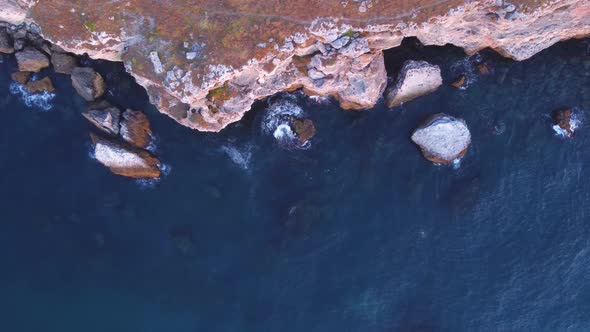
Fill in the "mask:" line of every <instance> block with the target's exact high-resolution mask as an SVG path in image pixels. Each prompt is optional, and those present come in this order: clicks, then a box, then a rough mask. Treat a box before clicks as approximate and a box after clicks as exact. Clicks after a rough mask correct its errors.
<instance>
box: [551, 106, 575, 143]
mask: <svg viewBox="0 0 590 332" xmlns="http://www.w3.org/2000/svg"><path fill="white" fill-rule="evenodd" d="M573 115H574V112H573V111H572V110H571V109H569V108H568V109H562V110H557V111H553V113H552V114H551V116H552V118H553V123H554V126H553V129H554V130H555V131H556V132H558V133H560V134H562V135H564V136H567V137H571V136H572V135H573V134H574V130H575V129H576V124H575V122H573V121H572V116H573Z"/></svg>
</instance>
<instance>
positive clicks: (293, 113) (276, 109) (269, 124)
mask: <svg viewBox="0 0 590 332" xmlns="http://www.w3.org/2000/svg"><path fill="white" fill-rule="evenodd" d="M304 115H305V114H304V112H303V109H302V108H301V107H299V105H297V104H296V103H295V102H293V101H291V100H289V99H283V100H280V101H278V102H275V103H273V104H271V105H270V106H269V107H268V109H267V110H266V113H265V115H264V119H263V120H262V131H263V132H264V133H266V134H273V135H274V132H275V130H277V128H278V127H279V126H280V125H283V124H285V123H286V120H287V119H288V118H289V117H303V116H304Z"/></svg>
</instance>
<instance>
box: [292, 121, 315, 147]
mask: <svg viewBox="0 0 590 332" xmlns="http://www.w3.org/2000/svg"><path fill="white" fill-rule="evenodd" d="M315 131H316V129H315V125H314V124H313V121H311V120H310V119H295V120H293V132H294V133H295V135H296V136H297V139H299V144H300V145H304V144H306V143H307V142H309V141H310V140H311V138H312V137H313V136H314V135H315Z"/></svg>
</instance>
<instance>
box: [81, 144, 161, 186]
mask: <svg viewBox="0 0 590 332" xmlns="http://www.w3.org/2000/svg"><path fill="white" fill-rule="evenodd" d="M90 138H91V139H92V143H93V145H94V156H95V158H96V160H98V162H100V163H101V164H103V165H104V166H106V167H108V168H109V169H110V170H111V172H113V173H115V174H118V175H122V176H126V177H130V178H152V179H154V178H159V177H160V175H161V172H160V169H159V167H158V166H159V164H160V161H159V160H158V158H156V157H154V156H153V155H152V154H151V153H149V152H148V151H145V150H141V149H138V148H135V147H132V146H130V145H127V144H122V143H119V142H117V141H115V140H112V139H108V138H104V137H100V136H98V135H95V134H92V133H91V134H90Z"/></svg>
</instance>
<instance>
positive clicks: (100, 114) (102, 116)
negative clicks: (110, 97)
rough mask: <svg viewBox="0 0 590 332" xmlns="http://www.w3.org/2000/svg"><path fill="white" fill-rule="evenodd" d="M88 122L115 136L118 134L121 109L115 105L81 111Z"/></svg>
mask: <svg viewBox="0 0 590 332" xmlns="http://www.w3.org/2000/svg"><path fill="white" fill-rule="evenodd" d="M82 116H84V117H85V118H86V119H87V120H88V121H90V123H92V124H93V125H95V126H96V128H98V129H100V130H102V131H104V132H105V133H107V134H110V135H113V136H116V135H118V134H119V120H120V118H121V111H120V110H119V109H118V108H116V107H108V108H104V109H90V110H88V112H84V113H82Z"/></svg>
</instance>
